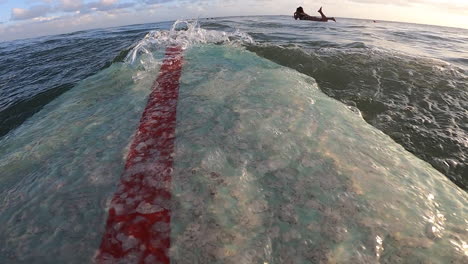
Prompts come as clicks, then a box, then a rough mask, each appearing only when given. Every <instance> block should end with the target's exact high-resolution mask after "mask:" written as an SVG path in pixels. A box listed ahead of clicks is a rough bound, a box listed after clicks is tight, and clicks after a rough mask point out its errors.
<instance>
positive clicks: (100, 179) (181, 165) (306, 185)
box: [0, 24, 468, 263]
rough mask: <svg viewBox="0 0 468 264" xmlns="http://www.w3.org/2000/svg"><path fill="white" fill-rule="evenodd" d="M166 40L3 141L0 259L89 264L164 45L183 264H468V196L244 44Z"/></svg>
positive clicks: (197, 32)
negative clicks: (172, 76) (169, 51)
mask: <svg viewBox="0 0 468 264" xmlns="http://www.w3.org/2000/svg"><path fill="white" fill-rule="evenodd" d="M187 27H188V30H186V31H155V32H153V33H151V34H149V35H147V36H146V37H145V38H144V39H143V40H141V41H139V42H138V43H137V44H136V45H135V48H134V49H133V50H132V51H130V52H129V53H128V56H127V58H126V59H125V60H123V62H116V63H114V64H112V65H111V66H110V67H108V68H106V69H104V70H102V71H100V72H98V73H97V74H95V75H93V76H91V77H88V78H86V79H85V80H83V81H81V82H79V83H78V84H77V85H76V86H75V87H74V88H73V89H71V90H69V91H67V92H65V93H63V94H62V95H60V96H59V97H57V98H56V99H54V100H53V101H52V102H50V103H49V104H47V105H45V106H44V107H43V108H42V110H40V111H39V112H38V113H36V114H35V115H33V116H32V117H31V118H29V119H28V120H27V121H26V122H25V123H23V124H22V125H21V126H20V127H18V128H17V129H15V130H13V131H11V132H10V133H8V135H7V136H5V137H3V138H2V139H0V145H1V146H2V147H1V148H0V157H1V158H0V175H1V176H2V177H0V202H1V204H2V207H1V209H0V210H1V214H0V222H1V223H2V225H1V227H0V260H1V262H2V263H91V262H92V260H93V256H94V254H95V253H96V250H97V249H98V247H99V243H100V240H101V236H102V233H103V230H104V227H105V225H104V224H105V219H106V217H107V210H108V207H109V204H110V199H111V198H112V196H113V194H114V191H115V189H116V186H117V184H118V182H119V178H120V175H121V173H122V172H123V166H124V162H125V158H126V154H127V152H128V148H129V144H130V142H131V139H132V137H133V134H134V133H135V131H136V128H137V126H138V122H139V117H140V115H141V113H142V111H143V109H144V107H145V104H146V100H147V95H148V94H149V93H150V92H151V91H150V89H151V86H152V83H153V81H154V79H155V78H156V76H157V73H158V70H159V67H160V63H161V58H162V57H163V52H164V46H165V45H168V44H174V43H176V44H179V45H182V46H184V47H185V52H184V66H183V73H182V78H181V85H180V95H179V102H178V107H177V128H176V154H175V158H174V160H175V164H174V175H173V181H172V192H173V204H172V212H173V215H172V222H171V227H172V233H171V239H172V248H171V249H170V254H171V260H172V261H173V262H174V263H375V262H381V263H418V262H419V263H466V261H467V258H468V244H467V243H468V234H467V232H468V231H467V227H468V222H467V215H468V212H467V204H468V196H467V194H466V192H464V191H463V190H462V189H460V188H459V187H457V186H456V185H455V184H454V183H452V182H451V181H450V180H448V179H447V177H445V176H444V175H443V174H441V173H440V172H438V171H437V170H435V169H434V168H433V167H432V166H431V165H430V164H428V163H427V162H425V161H422V160H420V159H419V158H417V157H415V156H414V155H413V154H411V153H410V152H408V151H407V150H405V149H404V148H403V147H402V146H401V145H399V144H397V143H395V142H394V141H393V140H392V139H391V138H390V137H389V136H388V135H386V134H384V133H383V132H382V131H380V130H377V129H376V128H374V127H373V126H371V125H370V124H368V123H367V122H366V121H365V120H364V119H363V117H362V115H361V113H360V112H359V111H357V110H356V108H354V107H350V106H346V105H345V104H342V103H341V102H339V101H337V100H335V99H332V98H330V97H329V96H327V95H325V94H324V93H323V92H322V91H321V90H320V89H319V86H318V85H317V83H316V81H315V80H314V79H313V78H311V77H309V76H306V75H304V74H301V73H299V72H297V71H295V70H293V69H290V68H286V67H283V66H280V65H278V64H276V63H273V62H271V61H270V60H267V59H265V58H261V57H259V56H258V55H256V54H255V53H253V52H251V51H248V50H247V49H246V48H245V46H244V43H251V42H252V41H253V40H252V39H251V38H250V37H249V36H248V35H246V34H243V33H240V32H237V33H229V34H227V33H222V32H218V31H206V30H203V29H200V28H197V27H194V26H193V25H192V24H188V25H187Z"/></svg>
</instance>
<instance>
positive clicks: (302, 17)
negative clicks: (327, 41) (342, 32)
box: [294, 6, 336, 22]
mask: <svg viewBox="0 0 468 264" xmlns="http://www.w3.org/2000/svg"><path fill="white" fill-rule="evenodd" d="M317 12H319V13H320V15H321V16H322V17H315V16H309V15H308V14H306V13H305V12H304V9H302V6H300V7H298V8H297V9H296V12H295V13H294V19H296V20H297V19H299V20H311V21H317V22H328V20H333V21H335V22H336V19H335V18H334V17H327V16H326V15H325V14H324V13H323V12H322V7H320V9H319V10H318V11H317Z"/></svg>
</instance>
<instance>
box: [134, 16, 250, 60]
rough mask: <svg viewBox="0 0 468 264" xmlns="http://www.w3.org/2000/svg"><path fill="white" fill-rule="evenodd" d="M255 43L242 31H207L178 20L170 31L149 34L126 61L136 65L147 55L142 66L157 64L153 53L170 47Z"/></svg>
mask: <svg viewBox="0 0 468 264" xmlns="http://www.w3.org/2000/svg"><path fill="white" fill-rule="evenodd" d="M253 43H254V41H253V39H252V38H251V37H250V36H249V35H248V34H246V33H244V32H241V31H240V30H236V31H234V32H224V31H215V30H206V29H202V28H201V27H200V24H199V23H198V21H185V20H177V21H176V22H174V24H173V25H172V28H171V29H170V30H169V31H168V30H156V31H151V32H149V33H148V34H147V35H146V36H145V38H144V39H142V40H141V41H140V42H139V43H138V44H137V45H136V46H135V48H134V49H133V50H132V51H131V52H130V53H129V54H128V56H127V58H126V60H125V61H126V62H127V63H129V64H134V63H135V62H137V60H138V58H139V57H142V56H144V55H146V56H145V58H146V59H148V61H145V60H140V62H141V63H142V64H147V63H148V62H149V63H155V62H157V61H158V60H157V59H155V57H154V56H153V53H154V52H156V51H159V50H162V49H164V47H167V46H170V45H177V46H180V47H182V48H183V49H188V48H190V47H192V46H194V45H199V44H225V45H231V46H237V47H238V46H241V45H242V44H253Z"/></svg>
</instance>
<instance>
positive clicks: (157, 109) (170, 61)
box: [96, 47, 182, 263]
mask: <svg viewBox="0 0 468 264" xmlns="http://www.w3.org/2000/svg"><path fill="white" fill-rule="evenodd" d="M181 71H182V49H181V48H180V47H168V48H167V50H166V57H165V59H164V62H163V65H162V66H161V69H160V73H159V76H158V78H157V79H156V81H155V83H154V85H153V91H152V93H151V94H150V96H149V99H148V103H147V105H146V108H145V111H144V112H143V115H142V117H141V120H140V126H139V128H138V132H137V134H136V135H135V138H134V139H133V142H132V145H131V148H130V152H129V154H128V156H127V161H126V164H125V171H124V173H123V175H122V178H121V182H120V185H119V188H118V190H117V192H116V193H115V195H114V197H113V199H112V202H111V206H110V209H109V216H108V219H107V223H106V230H105V233H104V235H103V237H102V241H101V246H100V248H99V251H98V253H97V256H96V260H97V262H98V263H115V262H118V263H121V262H124V263H170V259H169V248H170V245H171V241H170V232H171V227H170V222H171V206H170V205H171V177H172V170H173V156H174V154H173V153H174V140H175V128H176V110H177V109H176V108H177V99H178V96H179V79H180V76H181Z"/></svg>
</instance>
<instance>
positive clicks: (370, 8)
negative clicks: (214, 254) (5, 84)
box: [0, 0, 468, 41]
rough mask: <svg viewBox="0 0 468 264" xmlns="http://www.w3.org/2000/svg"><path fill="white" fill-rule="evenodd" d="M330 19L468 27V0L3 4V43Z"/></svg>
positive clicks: (45, 0) (24, 0) (28, 0)
mask: <svg viewBox="0 0 468 264" xmlns="http://www.w3.org/2000/svg"><path fill="white" fill-rule="evenodd" d="M297 6H302V7H304V9H305V11H306V13H309V14H311V15H312V14H314V13H315V11H316V10H317V9H318V8H319V7H320V6H323V10H324V12H325V14H326V15H327V16H335V17H349V18H362V19H372V20H388V21H400V22H411V23H421V24H431V25H441V26H450V27H460V28H468V0H0V41H8V40H14V39H22V38H31V37H38V36H43V35H55V34H62V33H68V32H74V31H78V30H86V29H92V28H105V27H113V26H122V25H131V24H140V23H151V22H160V21H170V20H176V19H189V18H198V17H201V18H203V17H219V16H244V15H292V13H294V11H295V8H296V7H297Z"/></svg>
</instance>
